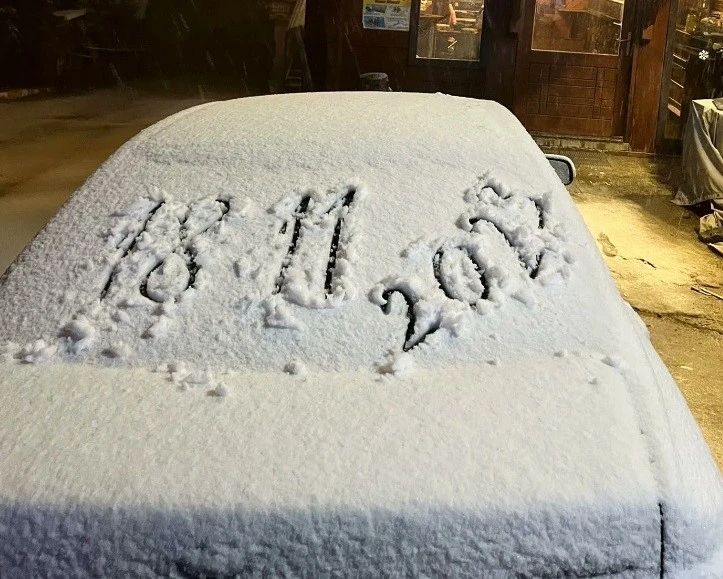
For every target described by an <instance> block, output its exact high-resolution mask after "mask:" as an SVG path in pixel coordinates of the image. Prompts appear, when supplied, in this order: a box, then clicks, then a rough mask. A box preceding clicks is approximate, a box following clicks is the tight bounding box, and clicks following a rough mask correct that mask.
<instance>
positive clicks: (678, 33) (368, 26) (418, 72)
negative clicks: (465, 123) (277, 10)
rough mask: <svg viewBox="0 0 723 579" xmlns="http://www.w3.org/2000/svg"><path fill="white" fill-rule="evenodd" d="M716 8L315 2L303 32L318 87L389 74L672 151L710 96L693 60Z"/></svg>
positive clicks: (346, 85)
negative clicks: (691, 108)
mask: <svg viewBox="0 0 723 579" xmlns="http://www.w3.org/2000/svg"><path fill="white" fill-rule="evenodd" d="M717 3H718V4H720V5H721V7H720V9H721V10H722V11H723V1H721V2H717ZM715 5H716V0H713V1H712V5H711V2H710V1H709V0H450V2H447V1H446V0H441V1H439V0H306V20H305V22H306V25H305V32H304V39H305V46H306V55H307V57H308V62H309V68H310V70H311V76H312V77H313V81H314V88H315V89H316V90H357V89H359V88H361V86H360V80H359V77H360V75H361V74H363V73H368V72H383V73H386V74H387V75H388V77H389V82H390V87H391V88H392V90H395V91H418V92H446V93H449V94H455V95H461V96H468V97H476V98H485V99H492V100H495V101H498V102H500V103H502V104H503V105H505V106H507V107H508V108H509V109H510V110H512V111H513V112H514V113H515V114H516V115H517V116H518V118H519V119H520V120H521V121H522V122H523V124H524V125H525V126H526V127H527V129H528V130H530V131H531V132H533V133H542V134H552V135H565V136H583V137H591V138H596V139H613V140H621V141H624V142H626V143H629V144H630V148H631V149H632V150H635V151H645V152H653V151H656V150H657V151H665V152H668V151H671V150H674V149H675V148H676V146H678V144H679V139H680V131H681V126H682V122H681V118H682V119H683V120H684V116H685V110H686V106H687V105H686V102H689V100H690V98H700V97H703V96H709V95H708V94H707V93H706V94H702V93H704V92H705V91H704V90H703V88H702V85H703V84H705V83H702V82H701V74H702V73H701V72H700V71H698V72H691V70H690V69H692V68H695V65H696V64H697V63H696V59H697V58H696V57H697V56H698V54H699V53H698V52H696V50H701V47H703V46H709V45H712V44H711V43H713V42H714V41H715V40H716V37H715V30H714V26H713V24H711V25H710V26H708V28H707V30H708V31H707V32H705V31H704V30H703V27H702V26H701V22H703V21H704V20H705V18H706V17H708V19H709V20H710V19H715V18H718V17H719V16H720V18H721V24H723V14H720V15H716V14H715V10H714V8H715V7H716V6H715ZM450 8H451V10H450ZM694 12H695V15H692V14H693V13H694ZM407 15H408V16H407ZM691 20H694V21H695V22H692V21H691ZM685 29H687V32H685ZM696 33H697V34H698V35H699V36H700V38H699V39H698V40H695V36H696ZM722 38H723V35H722ZM696 42H697V44H696ZM686 43H687V44H686ZM684 45H685V46H684ZM688 45H690V46H688ZM681 54H683V56H681ZM686 68H687V69H689V70H688V76H689V78H688V79H687V80H686V79H685V78H684V77H685V70H686ZM698 68H700V66H698ZM681 71H682V72H681ZM708 92H710V91H708ZM674 103H677V104H674ZM676 115H677V116H676Z"/></svg>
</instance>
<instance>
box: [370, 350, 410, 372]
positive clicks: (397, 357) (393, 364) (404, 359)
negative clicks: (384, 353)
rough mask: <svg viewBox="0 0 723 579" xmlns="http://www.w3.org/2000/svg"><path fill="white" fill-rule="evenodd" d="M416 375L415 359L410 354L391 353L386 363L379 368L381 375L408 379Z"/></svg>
mask: <svg viewBox="0 0 723 579" xmlns="http://www.w3.org/2000/svg"><path fill="white" fill-rule="evenodd" d="M413 373H414V358H413V357H412V354H411V353H409V352H402V353H396V352H390V353H389V355H388V359H387V361H386V362H384V363H383V364H381V365H380V366H379V374H381V375H383V376H389V375H391V376H395V377H396V378H407V377H409V376H411V375H412V374H413Z"/></svg>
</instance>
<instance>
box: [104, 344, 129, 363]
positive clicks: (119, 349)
mask: <svg viewBox="0 0 723 579" xmlns="http://www.w3.org/2000/svg"><path fill="white" fill-rule="evenodd" d="M101 354H102V355H103V356H105V357H106V358H110V359H112V360H122V359H125V358H128V357H130V356H131V354H132V350H131V349H130V348H129V347H128V346H127V345H126V344H124V343H122V342H120V343H118V344H113V345H112V346H109V347H108V348H104V349H103V350H102V351H101Z"/></svg>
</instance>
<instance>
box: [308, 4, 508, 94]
mask: <svg viewBox="0 0 723 579" xmlns="http://www.w3.org/2000/svg"><path fill="white" fill-rule="evenodd" d="M512 4H513V3H511V2H509V1H508V0H488V2H487V6H486V17H485V28H484V31H483V34H482V50H483V53H484V54H485V58H484V60H485V62H486V65H485V66H480V64H479V63H474V64H472V65H468V66H465V64H464V63H457V64H459V65H458V66H439V64H438V63H420V62H414V61H411V62H410V56H409V46H410V41H411V36H412V35H411V33H409V32H397V31H381V30H365V29H364V28H363V27H362V0H307V33H308V34H307V44H308V45H309V48H310V52H311V53H312V54H313V55H314V56H312V57H311V60H312V61H316V62H317V63H318V59H319V58H320V55H325V57H326V67H325V73H321V72H320V71H319V72H317V78H318V79H319V80H320V81H321V83H317V85H318V86H322V87H323V88H325V89H327V90H355V89H358V88H360V85H359V75H360V74H362V73H365V72H384V73H386V74H387V75H388V76H389V81H390V86H391V88H392V89H393V90H396V91H410V92H445V93H448V94H454V95H460V96H468V97H475V98H489V99H494V100H497V101H499V102H502V103H503V104H506V105H507V106H512V94H513V90H514V67H515V50H516V43H517V41H516V36H515V34H514V33H513V32H510V25H511V18H512V15H513V11H514V8H513V6H512ZM319 18H321V19H323V20H324V22H325V23H326V24H325V27H324V29H325V33H324V34H325V38H323V39H322V40H321V41H320V40H319V36H320V34H319V31H318V24H316V25H314V24H312V27H314V26H316V28H317V32H316V33H313V32H311V31H309V30H308V28H309V24H311V23H312V21H313V20H317V22H318V19H319ZM322 44H325V46H321V45H322ZM314 66H315V65H314V63H313V62H312V68H313V67H314Z"/></svg>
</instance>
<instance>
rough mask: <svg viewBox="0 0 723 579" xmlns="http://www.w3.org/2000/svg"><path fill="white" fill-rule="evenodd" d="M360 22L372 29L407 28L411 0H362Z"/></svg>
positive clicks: (405, 29)
mask: <svg viewBox="0 0 723 579" xmlns="http://www.w3.org/2000/svg"><path fill="white" fill-rule="evenodd" d="M362 4H363V7H362V22H363V24H364V28H369V29H373V30H402V31H407V30H409V15H410V14H411V11H412V0H364V1H363V3H362Z"/></svg>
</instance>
